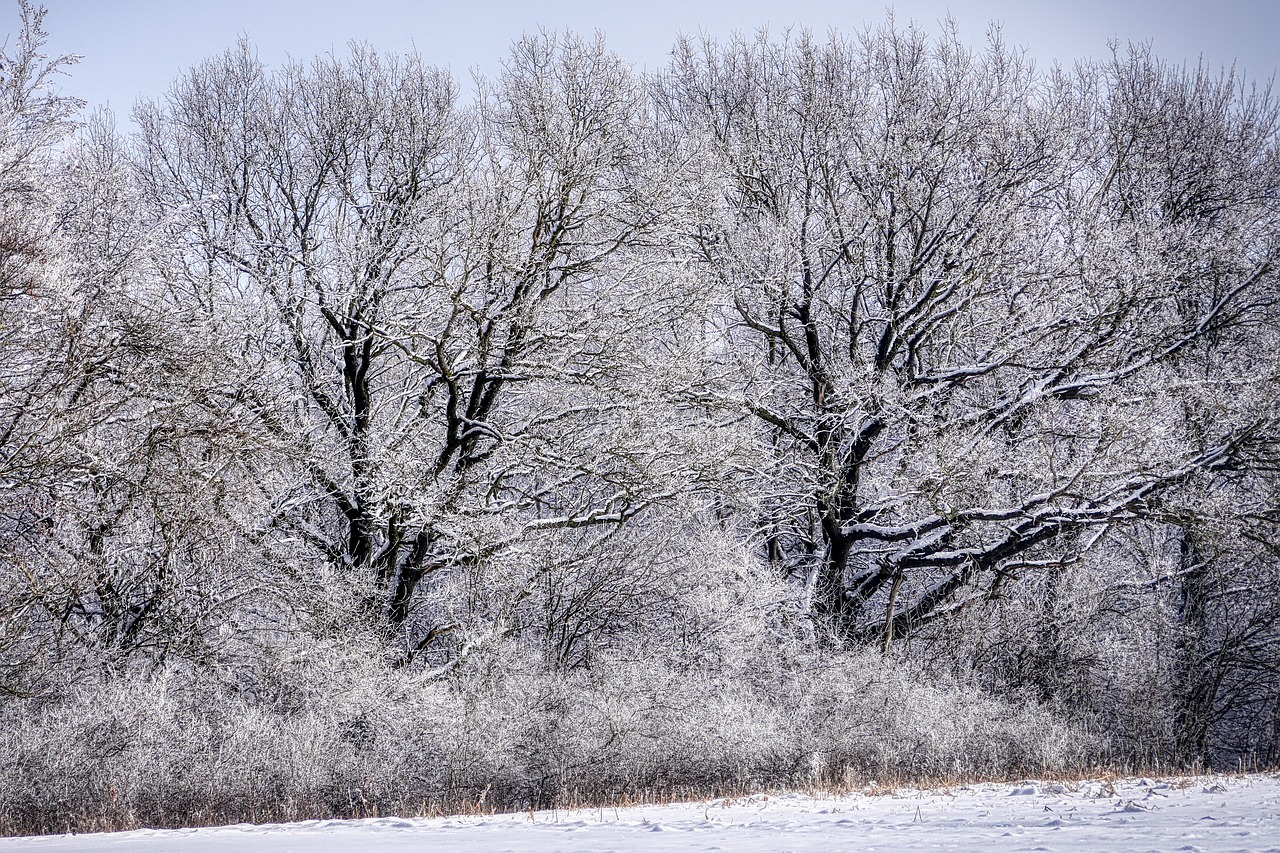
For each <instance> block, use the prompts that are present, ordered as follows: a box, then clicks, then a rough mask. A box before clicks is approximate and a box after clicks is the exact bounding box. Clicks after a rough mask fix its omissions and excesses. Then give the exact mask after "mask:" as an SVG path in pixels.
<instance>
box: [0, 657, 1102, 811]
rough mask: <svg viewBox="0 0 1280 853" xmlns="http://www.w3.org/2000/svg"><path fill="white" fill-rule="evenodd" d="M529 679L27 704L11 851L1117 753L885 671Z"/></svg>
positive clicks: (867, 663)
mask: <svg viewBox="0 0 1280 853" xmlns="http://www.w3.org/2000/svg"><path fill="white" fill-rule="evenodd" d="M512 660H515V661H517V662H516V663H512ZM518 661H519V658H518V656H516V657H514V658H512V657H508V658H505V659H504V666H503V667H502V668H501V669H500V670H498V669H490V670H488V671H484V672H475V673H469V674H466V675H461V676H455V677H452V678H449V679H443V680H442V679H439V678H431V677H427V676H416V677H415V676H410V675H406V673H404V672H403V671H395V670H393V669H391V668H389V667H386V666H384V665H383V664H381V663H379V662H376V661H373V660H371V659H370V658H369V657H367V656H366V657H363V658H361V657H360V656H359V655H356V654H354V653H343V654H337V653H335V654H331V655H313V656H312V657H311V658H310V659H309V661H307V663H306V665H298V662H297V661H293V662H291V665H290V666H289V667H287V668H284V669H282V670H278V671H276V672H275V673H274V674H273V676H272V678H270V679H266V678H264V677H263V673H262V672H259V673H257V676H258V680H257V681H255V682H254V687H253V689H248V688H247V687H246V686H245V683H244V682H243V681H241V682H236V681H234V680H227V679H224V680H220V681H210V680H208V679H207V677H202V676H201V675H200V674H199V673H198V672H193V671H192V672H182V671H177V670H171V671H167V672H162V673H159V674H155V675H152V676H150V677H146V678H138V677H134V678H131V679H109V678H104V679H100V680H97V681H95V682H94V683H92V684H87V685H84V686H81V687H79V688H76V689H74V690H72V691H69V692H67V693H66V694H65V695H63V696H62V697H60V698H59V699H57V700H56V701H48V702H45V703H44V704H43V705H40V706H36V705H33V703H32V702H31V701H30V700H25V701H11V702H9V703H7V704H4V705H0V832H3V833H4V834H9V835H14V834H37V833H50V832H88V831H102V830H117V829H128V828H135V827H139V826H201V825H214V824H224V823H234V822H242V821H249V822H263V821H291V820H299V819H308V818H349V817H369V816H376V815H389V814H398V815H428V814H441V813H457V812H468V811H506V810H524V809H530V808H545V807H568V806H574V805H586V804H610V803H626V802H638V801H654V800H666V799H672V798H687V797H698V796H712V795H729V794H738V793H742V792H746V791H751V790H761V789H770V788H778V787H818V786H821V787H828V788H837V789H838V788H847V787H852V786H857V785H862V784H866V783H869V782H871V781H872V780H881V781H884V780H891V781H892V782H893V783H895V784H905V783H907V782H912V781H916V782H925V781H932V780H955V779H959V778H995V777H1009V776H1020V775H1022V776H1025V775H1033V774H1039V775H1060V774H1065V773H1070V772H1072V771H1073V770H1082V769H1084V768H1088V767H1093V766H1095V765H1096V764H1097V763H1098V762H1099V761H1100V760H1103V759H1104V758H1105V749H1106V744H1105V743H1104V742H1102V741H1101V740H1099V739H1097V738H1093V737H1089V736H1087V735H1085V734H1084V733H1082V732H1080V731H1078V730H1075V729H1073V728H1071V727H1070V726H1067V725H1064V724H1062V723H1061V722H1060V721H1059V720H1058V719H1057V718H1055V717H1054V716H1053V715H1051V714H1050V713H1049V712H1048V711H1046V710H1044V709H1042V708H1040V707H1037V706H1035V705H1032V704H1018V703H1011V702H1008V701H1002V700H997V699H994V698H992V697H990V696H989V695H986V694H984V693H982V692H981V691H979V690H977V689H975V688H972V687H969V686H966V685H963V684H955V683H952V684H939V683H936V682H933V683H930V684H926V683H924V682H923V681H922V680H921V679H918V678H915V677H913V676H911V675H910V674H909V672H907V671H906V670H904V669H903V668H902V667H901V666H900V665H895V664H890V663H887V662H885V661H883V660H882V659H881V658H880V657H879V656H876V655H870V654H861V653H846V654H840V655H832V656H819V655H816V654H815V655H811V656H807V657H804V658H800V659H794V660H791V661H789V662H787V664H786V665H785V666H775V667H772V668H771V667H768V666H765V667H760V666H757V665H752V664H751V663H749V662H743V663H742V664H740V665H738V666H737V667H731V668H729V669H727V670H720V671H718V672H710V671H704V670H700V669H698V668H691V667H681V666H678V665H676V664H675V663H673V662H671V661H663V660H659V659H653V658H646V659H642V660H626V659H622V658H611V659H605V660H600V661H597V662H596V663H595V664H594V665H593V666H592V667H591V669H589V670H587V669H583V670H577V671H571V672H555V671H548V670H547V669H546V668H544V667H542V666H540V665H539V664H538V663H537V662H536V661H535V660H528V661H525V662H524V663H523V664H521V663H519V662H518ZM263 666H266V664H264V665H263ZM282 673H283V674H282ZM267 686H269V688H270V689H267Z"/></svg>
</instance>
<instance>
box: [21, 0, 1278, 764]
mask: <svg viewBox="0 0 1280 853" xmlns="http://www.w3.org/2000/svg"><path fill="white" fill-rule="evenodd" d="M19 5H20V9H21V12H22V23H23V26H22V30H21V32H20V34H19V36H18V37H17V38H16V40H15V41H14V43H13V47H12V48H9V49H7V52H6V53H5V55H4V57H3V77H2V79H0V86H2V87H3V98H0V119H2V120H0V134H3V135H2V136H0V311H3V315H2V319H0V349H2V350H3V358H2V363H3V367H2V368H0V377H2V379H0V519H2V520H0V533H2V541H0V691H3V692H4V693H5V694H7V695H8V697H9V698H8V699H5V700H3V701H4V702H6V703H9V704H11V705H13V706H14V707H18V706H23V707H26V706H31V707H35V706H36V705H38V704H40V703H46V704H47V703H49V702H55V703H56V702H57V701H59V698H58V697H60V696H63V695H64V694H65V693H66V691H67V690H68V689H69V686H70V685H74V684H78V683H88V682H98V681H101V680H102V679H122V678H123V679H141V678H146V677H149V675H150V674H154V673H156V672H158V671H161V670H173V669H175V668H176V669H179V670H182V671H185V672H196V673H199V672H217V673H222V674H223V675H222V676H220V677H226V678H228V679H230V680H231V681H232V682H234V683H236V684H238V685H239V686H238V687H237V689H239V690H242V691H247V692H248V694H249V695H257V694H256V693H255V691H263V690H266V688H265V687H264V686H263V684H262V683H260V680H261V676H260V675H253V676H250V675H245V673H249V672H251V671H255V670H254V669H253V668H254V667H255V666H259V665H260V664H261V660H262V658H263V655H264V654H266V655H270V654H272V653H274V652H273V650H279V649H281V648H285V647H289V648H294V649H297V648H304V649H305V648H318V647H321V646H326V645H327V644H330V643H338V644H341V643H346V642H355V641H354V640H351V639H350V638H351V637H354V636H357V635H358V636H359V637H362V638H364V639H362V640H361V642H365V643H368V644H369V645H367V646H363V647H365V648H370V649H374V650H376V651H375V652H374V654H375V655H376V656H378V658H379V660H380V664H379V665H382V666H385V667H386V668H388V670H389V671H392V672H394V673H399V676H398V677H401V678H405V679H409V678H427V679H430V680H432V681H434V682H438V683H443V684H451V683H456V682H459V681H465V680H467V679H473V678H481V677H492V676H493V674H494V673H495V672H496V673H502V672H507V671H508V670H511V669H513V668H516V669H518V667H516V666H515V664H514V663H513V661H514V660H515V659H516V656H517V653H518V655H523V656H525V657H521V658H520V660H531V661H534V663H533V664H531V665H532V666H535V667H536V668H538V669H540V670H541V671H545V672H553V673H579V674H590V673H591V672H593V671H594V670H595V669H596V668H598V667H600V666H603V665H604V664H603V662H606V661H610V660H617V659H618V658H619V657H622V658H625V657H627V656H634V655H637V654H650V653H655V652H652V650H654V649H659V650H661V651H660V654H661V655H663V656H665V657H666V658H669V659H670V660H672V661H674V663H673V664H672V665H673V666H676V667H677V668H683V669H684V670H685V671H688V672H700V673H704V674H705V673H712V674H714V673H715V672H717V671H719V669H718V668H720V667H726V666H727V664H725V663H724V662H725V661H726V660H729V659H731V658H732V657H734V656H735V655H737V654H742V655H752V654H762V652H760V651H759V649H760V648H761V644H764V645H769V646H772V647H774V648H786V649H788V650H790V651H788V652H787V654H789V655H845V654H854V653H859V654H861V653H863V652H865V651H866V650H873V651H874V653H875V654H876V655H879V656H880V657H881V658H882V659H883V660H885V661H886V662H887V665H888V666H891V667H901V668H904V669H907V668H910V669H912V671H917V670H919V671H922V672H925V673H929V674H930V675H929V677H937V678H942V677H944V676H945V677H946V678H952V679H957V678H958V679H962V680H964V681H965V682H966V683H972V684H976V685H979V686H980V687H981V689H982V690H983V691H985V692H986V693H988V694H990V695H993V696H996V697H1005V698H1009V699H1010V700H1011V701H1012V700H1017V701H1024V700H1025V701H1030V702H1034V703H1039V704H1041V705H1043V706H1044V707H1047V708H1051V709H1055V713H1061V714H1062V715H1063V716H1064V718H1071V719H1075V720H1086V721H1089V725H1091V726H1093V727H1094V729H1095V730H1097V729H1101V730H1105V731H1107V732H1109V733H1111V734H1113V735H1114V736H1115V737H1117V738H1119V739H1120V740H1121V741H1125V739H1126V738H1127V739H1128V740H1127V741H1125V742H1128V743H1130V744H1137V746H1133V747H1132V750H1131V754H1132V755H1133V756H1135V760H1139V761H1165V762H1173V763H1177V764H1182V765H1186V766H1192V765H1202V766H1203V765H1209V764H1212V763H1214V762H1218V763H1222V762H1227V761H1237V760H1240V759H1241V758H1242V757H1247V758H1248V759H1249V760H1250V761H1256V762H1259V763H1264V764H1266V763H1274V762H1275V761H1276V760H1277V758H1278V757H1280V655H1278V653H1277V651H1276V649H1277V648H1280V646H1278V645H1277V640H1278V639H1280V637H1278V636H1277V633H1278V632H1277V628H1278V626H1280V610H1278V608H1280V603H1278V600H1277V599H1276V596H1275V594H1274V590H1275V585H1276V583H1277V581H1278V580H1280V546H1278V545H1277V542H1280V539H1278V538H1277V524H1278V523H1280V510H1278V509H1277V507H1278V506H1280V503H1278V500H1280V480H1278V479H1277V476H1276V474H1277V471H1278V470H1280V468H1278V465H1277V463H1278V462H1280V456H1278V455H1277V447H1278V446H1280V445H1278V444H1277V437H1278V434H1277V425H1278V423H1280V421H1278V417H1280V393H1278V386H1277V382H1278V381H1280V362H1278V359H1280V355H1278V353H1280V304H1278V303H1277V296H1278V285H1280V270H1277V261H1278V259H1280V239H1278V238H1280V113H1278V111H1277V110H1278V108H1277V102H1276V100H1275V98H1274V97H1273V96H1272V94H1271V92H1270V90H1269V89H1268V88H1267V87H1262V86H1257V85H1255V84H1252V83H1249V82H1247V81H1246V80H1245V79H1244V78H1243V77H1242V76H1240V75H1237V74H1236V73H1235V72H1234V71H1214V70H1212V69H1209V68H1206V67H1204V66H1200V67H1194V68H1192V67H1181V66H1175V65H1172V64H1169V63H1167V62H1165V61H1162V60H1161V59H1159V58H1158V57H1156V56H1155V55H1153V54H1152V52H1151V51H1150V49H1149V48H1147V47H1143V46H1131V47H1129V48H1127V49H1124V48H1117V49H1116V50H1115V51H1114V53H1113V54H1112V55H1111V56H1110V57H1109V58H1107V59H1106V60H1103V61H1096V62H1082V63H1078V64H1076V65H1075V66H1073V67H1071V68H1062V67H1054V68H1040V67H1037V66H1035V65H1034V64H1033V63H1031V62H1030V61H1029V60H1028V59H1027V58H1026V57H1025V54H1024V53H1023V52H1022V51H1021V50H1019V49H1017V48H1013V47H1011V46H1009V45H1007V44H1005V43H1004V42H1003V41H1002V40H1001V38H1000V36H999V34H998V33H996V34H994V35H992V36H991V37H990V38H989V40H988V42H987V43H986V44H984V45H982V46H980V47H976V48H975V47H970V46H967V45H966V44H964V43H963V42H962V41H961V39H960V38H959V36H958V34H957V32H956V29H955V27H954V25H947V26H944V27H943V28H942V31H941V32H940V33H938V34H936V35H929V34H927V33H925V32H924V31H922V30H919V29H916V28H912V27H908V28H901V27H898V26H896V25H894V24H893V22H892V21H890V22H889V23H887V24H883V25H880V26H873V27H869V28H867V29H866V30H865V31H863V32H861V33H858V34H855V35H852V36H845V35H839V34H832V35H830V36H827V37H818V36H815V35H813V34H810V33H808V32H804V31H793V32H788V33H785V34H783V35H782V36H780V37H778V36H769V35H766V34H764V33H761V34H758V35H754V36H751V35H744V36H737V37H734V38H731V39H728V40H725V41H717V40H714V39H710V38H683V39H681V40H680V41H678V42H677V43H676V45H675V46H674V48H673V50H672V52H671V59H670V62H669V64H668V65H667V66H665V67H663V68H660V69H658V70H656V71H654V72H652V73H643V74H642V73H639V72H637V71H635V70H634V69H633V68H631V67H630V66H629V65H628V64H627V63H626V62H625V61H623V60H622V59H621V58H619V57H618V56H616V55H614V54H612V53H611V52H609V50H608V49H607V48H606V46H605V45H604V43H603V41H602V40H601V39H600V38H594V39H591V38H583V37H580V36H577V35H574V34H571V33H565V34H552V33H542V34H539V35H536V36H529V37H526V38H524V39H522V40H520V41H519V42H517V43H516V44H515V45H513V47H512V49H511V52H510V54H509V56H508V57H507V59H506V61H505V62H504V63H503V65H502V69H501V71H499V72H498V73H497V74H496V75H494V76H493V77H492V78H486V79H479V80H477V81H476V82H475V85H474V87H473V88H471V89H468V90H466V91H465V92H464V89H463V87H462V86H461V85H460V84H459V82H458V81H456V80H455V79H453V78H452V77H451V76H450V75H449V74H448V73H447V72H445V71H443V70H441V69H439V68H436V67H433V66H432V65H430V64H429V63H428V62H427V60H425V59H424V58H423V57H421V56H418V55H416V54H410V55H391V54H385V53H380V52H378V51H376V50H375V49H374V48H372V47H370V46H367V45H353V46H352V47H351V48H350V49H349V51H348V52H346V53H344V54H335V55H331V56H326V57H321V58H317V59H314V60H312V61H308V62H291V63H289V64H286V65H284V66H281V67H278V68H270V67H268V66H266V65H265V64H264V63H263V62H262V61H261V60H260V59H259V58H258V55H257V53H256V51H255V50H254V48H253V46H252V45H251V44H249V43H247V42H242V43H240V44H238V45H237V46H235V47H233V48H231V49H229V50H228V51H226V52H225V53H223V54H221V55H218V56H215V57H213V58H210V59H208V60H206V61H204V62H203V63H201V64H199V65H197V66H195V67H193V68H191V69H190V70H188V71H187V72H185V73H183V74H182V75H181V76H180V77H179V78H178V79H177V80H175V81H174V83H173V84H172V86H171V87H170V88H169V90H168V91H167V92H166V93H164V94H163V95H160V96H159V97H156V98H154V99H144V100H142V101H141V102H139V104H138V105H137V107H136V108H135V111H134V124H135V126H136V129H133V130H130V131H128V132H121V131H120V130H118V129H117V128H116V127H115V125H114V123H113V121H112V119H111V118H110V116H107V115H104V114H97V115H94V116H90V117H88V118H83V117H81V114H80V107H81V105H80V104H79V102H77V101H75V100H74V99H72V98H68V97H66V96H63V95H61V94H60V93H59V90H58V89H57V87H56V86H55V85H54V83H55V81H56V79H57V75H58V74H60V73H61V72H62V71H63V70H64V69H65V68H67V66H69V65H70V64H71V61H72V58H68V57H54V58H50V57H48V56H46V55H44V53H43V45H44V31H43V18H44V11H43V9H41V8H39V7H36V6H33V5H31V3H29V2H27V0H22V2H20V4H19ZM72 82H74V77H72ZM344 638H345V639H344ZM639 650H649V651H639ZM523 665H524V664H521V666H523ZM780 666H781V664H780ZM784 670H785V666H783V667H782V670H779V671H784ZM725 671H728V670H727V669H726V670H725ZM735 671H736V670H735ZM227 673H231V675H226V674H227ZM236 673H239V675H236ZM767 677H768V676H766V675H762V676H761V678H767ZM778 678H779V681H778V685H779V686H778V689H779V690H781V689H782V687H781V685H782V682H783V678H782V676H778ZM246 685H247V686H246ZM33 703H35V704H33Z"/></svg>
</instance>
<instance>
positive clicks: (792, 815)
mask: <svg viewBox="0 0 1280 853" xmlns="http://www.w3.org/2000/svg"><path fill="white" fill-rule="evenodd" d="M938 849H944V850H957V851H978V850H982V851H989V850H998V851H1001V853H1005V852H1006V851H1010V852H1012V851H1023V850H1026V851H1031V850H1036V851H1042V850H1048V851H1082V850H1099V851H1123V853H1144V851H1149V850H1155V851H1162V853H1163V851H1187V853H1194V851H1278V853H1280V776H1258V775H1255V776H1242V777H1202V778H1196V779H1185V780H1172V781H1170V780H1152V779H1132V780H1125V781H1119V782H1114V783H1105V782H1084V783H1078V784H1057V783H1040V782H1026V783H1022V784H1015V785H973V786H968V787H960V788H954V789H949V790H935V791H923V790H914V789H912V790H907V789H903V790H900V791H898V792H897V793H896V794H892V795H884V794H881V795H877V796H869V795H865V794H853V795H849V796H842V797H812V796H806V795H802V794H787V795H779V796H763V795H758V796H754V797H747V798H742V799H738V800H712V801H710V802H705V803H684V804H677V805H669V806H644V807H637V808H626V809H618V810H616V811H615V810H614V809H611V808H606V809H597V810H589V811H573V812H559V813H552V812H537V813H534V814H529V813H525V814H514V815H493V816H486V817H458V818H438V819H424V820H400V819H394V818H384V819H378V820H360V821H308V822H305V823H296V824H274V825H264V826H251V825H239V826H228V827H220V828H217V829H193V830H140V831H137V832H120V833H112V834H101V835H78V836H66V835H63V836H46V837H42V838H5V839H0V851H24V853H26V852H27V851H29V853H53V851H76V853H101V851H116V853H134V851H137V853H244V851H273V853H289V851H316V853H368V851H370V850H377V851H378V853H408V851H416V853H426V851H431V853H438V852H439V853H444V851H463V853H487V851H495V853H496V851H513V853H520V851H536V853H550V851H593V853H600V851H612V850H617V851H631V850H638V851H679V853H700V851H710V850H723V851H746V853H753V851H774V852H775V853H776V851H784V850H793V851H799V850H814V851H817V850H822V851H838V850H851V851H852V850H856V851H859V853H862V852H863V851H915V850H938Z"/></svg>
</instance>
